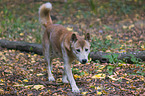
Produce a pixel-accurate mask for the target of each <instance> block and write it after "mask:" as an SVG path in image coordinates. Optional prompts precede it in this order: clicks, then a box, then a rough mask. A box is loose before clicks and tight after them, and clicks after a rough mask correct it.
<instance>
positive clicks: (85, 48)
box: [71, 33, 90, 64]
mask: <svg viewBox="0 0 145 96" xmlns="http://www.w3.org/2000/svg"><path fill="white" fill-rule="evenodd" d="M89 40H90V34H89V33H87V34H86V35H85V39H83V38H80V37H77V36H76V34H72V36H71V49H72V51H73V53H74V55H75V56H76V57H77V59H78V60H79V61H80V62H81V63H82V64H85V63H87V62H88V55H89V53H90V43H89Z"/></svg>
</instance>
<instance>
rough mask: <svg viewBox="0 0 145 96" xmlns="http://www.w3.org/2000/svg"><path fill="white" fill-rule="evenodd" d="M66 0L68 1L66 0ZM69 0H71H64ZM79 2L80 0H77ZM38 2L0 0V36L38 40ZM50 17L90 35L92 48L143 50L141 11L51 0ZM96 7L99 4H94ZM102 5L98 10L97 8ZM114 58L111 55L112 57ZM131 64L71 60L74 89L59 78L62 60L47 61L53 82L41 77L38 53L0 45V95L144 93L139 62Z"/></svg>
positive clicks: (143, 72) (144, 75)
mask: <svg viewBox="0 0 145 96" xmlns="http://www.w3.org/2000/svg"><path fill="white" fill-rule="evenodd" d="M68 1H69V0H68ZM70 1H71V0H70ZM82 1H84V0H82ZM43 3H44V1H43V0H42V1H35V2H34V1H33V0H27V1H23V0H22V1H21V2H20V1H18V0H13V1H11V0H5V1H2V0H0V21H1V22H0V39H7V40H10V41H25V42H30V43H41V38H42V37H41V36H42V34H43V32H42V28H41V25H40V24H39V20H38V8H39V6H40V5H41V4H43ZM52 5H53V10H52V12H51V15H52V18H53V22H54V23H57V24H62V25H64V26H65V27H66V28H67V29H68V30H71V31H74V32H78V34H80V35H84V33H86V32H89V33H91V36H92V42H95V43H91V45H92V49H91V50H92V51H104V52H117V53H121V52H128V51H143V50H145V38H144V37H145V13H144V11H142V10H139V8H138V9H136V10H134V11H133V12H132V13H130V14H125V15H116V14H112V15H109V14H104V15H103V16H102V15H100V14H95V13H93V12H92V11H91V9H90V8H89V5H88V4H87V3H86V2H85V1H84V2H80V1H77V0H74V1H73V2H71V3H70V2H67V3H66V2H63V0H62V2H58V0H53V2H52ZM100 10H101V9H100ZM102 10H103V9H102ZM114 59H115V58H114ZM133 60H134V63H133V64H128V63H125V62H120V61H118V62H117V63H114V64H111V63H99V62H93V61H91V59H89V62H88V63H87V64H85V65H84V64H79V63H78V62H77V61H75V62H74V64H72V71H73V75H74V78H75V80H76V83H77V85H78V87H79V89H80V91H81V92H80V93H78V94H76V93H72V92H71V86H70V84H63V83H62V73H63V69H64V67H63V62H62V60H59V58H56V59H54V60H53V74H54V77H55V80H56V81H54V82H49V81H48V79H47V77H48V76H47V69H46V68H47V67H46V66H47V65H46V62H45V60H44V56H41V55H38V54H34V53H27V52H21V51H19V50H14V49H12V50H8V49H6V48H0V95H3V96H7V95H13V96H16V95H18V96H21V95H22V96H23V95H28V96H33V95H36V96H37V95H46V96H47V95H60V96H61V95H68V96H74V95H78V96H81V95H91V96H92V95H102V96H108V95H109V96H112V95H119V96H126V95H129V96H132V95H137V96H138V95H140V96H144V95H145V82H144V81H145V62H140V61H139V60H137V59H135V58H134V59H133Z"/></svg>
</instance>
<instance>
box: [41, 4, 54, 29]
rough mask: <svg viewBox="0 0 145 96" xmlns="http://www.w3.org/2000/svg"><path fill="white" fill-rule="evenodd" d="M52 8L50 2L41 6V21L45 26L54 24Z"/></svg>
mask: <svg viewBox="0 0 145 96" xmlns="http://www.w3.org/2000/svg"><path fill="white" fill-rule="evenodd" d="M51 9H52V5H51V3H49V2H48V3H45V4H43V5H41V6H40V8H39V21H40V23H41V24H42V25H43V26H44V27H46V26H48V25H51V24H52V20H51V17H50V11H51Z"/></svg>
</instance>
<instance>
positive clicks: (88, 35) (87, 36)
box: [85, 33, 90, 41]
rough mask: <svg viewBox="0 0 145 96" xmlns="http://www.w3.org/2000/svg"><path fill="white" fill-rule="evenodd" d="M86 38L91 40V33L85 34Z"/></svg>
mask: <svg viewBox="0 0 145 96" xmlns="http://www.w3.org/2000/svg"><path fill="white" fill-rule="evenodd" d="M85 40H87V41H89V40H90V34H89V33H87V34H86V35H85Z"/></svg>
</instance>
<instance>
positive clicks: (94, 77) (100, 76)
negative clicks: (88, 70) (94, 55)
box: [91, 74, 106, 79]
mask: <svg viewBox="0 0 145 96" xmlns="http://www.w3.org/2000/svg"><path fill="white" fill-rule="evenodd" d="M105 77H106V75H105V74H97V75H94V76H92V77H91V78H92V79H96V78H100V79H103V78H105Z"/></svg>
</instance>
